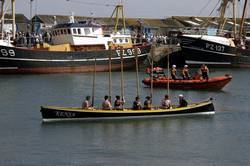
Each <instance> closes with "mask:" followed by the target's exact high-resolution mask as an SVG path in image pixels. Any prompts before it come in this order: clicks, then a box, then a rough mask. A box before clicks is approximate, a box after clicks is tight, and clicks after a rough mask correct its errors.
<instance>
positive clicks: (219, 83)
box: [142, 75, 232, 90]
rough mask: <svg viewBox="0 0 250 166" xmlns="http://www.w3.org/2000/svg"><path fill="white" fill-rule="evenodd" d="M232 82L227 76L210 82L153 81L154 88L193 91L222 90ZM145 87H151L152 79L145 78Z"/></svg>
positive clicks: (201, 80)
mask: <svg viewBox="0 0 250 166" xmlns="http://www.w3.org/2000/svg"><path fill="white" fill-rule="evenodd" d="M231 80H232V76H230V75H225V76H220V77H210V78H209V79H208V80H205V79H197V80H173V79H169V80H168V78H166V77H162V78H156V79H153V86H154V87H161V88H167V86H168V83H169V88H171V89H191V90H199V89H200V90H221V89H222V88H223V87H224V86H226V85H227V84H228V83H229V82H230V81H231ZM142 82H143V83H144V84H145V85H147V86H150V85H151V79H150V78H145V79H144V80H143V81H142Z"/></svg>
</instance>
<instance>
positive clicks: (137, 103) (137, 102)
mask: <svg viewBox="0 0 250 166" xmlns="http://www.w3.org/2000/svg"><path fill="white" fill-rule="evenodd" d="M133 110H141V101H140V97H139V96H136V97H135V101H134V102H133Z"/></svg>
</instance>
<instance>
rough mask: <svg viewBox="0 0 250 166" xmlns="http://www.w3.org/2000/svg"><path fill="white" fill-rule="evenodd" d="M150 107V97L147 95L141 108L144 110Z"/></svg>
mask: <svg viewBox="0 0 250 166" xmlns="http://www.w3.org/2000/svg"><path fill="white" fill-rule="evenodd" d="M151 107H152V101H151V97H150V96H147V97H146V100H145V101H144V107H143V109H144V110H151Z"/></svg>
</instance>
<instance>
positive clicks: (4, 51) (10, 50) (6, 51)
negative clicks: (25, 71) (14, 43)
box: [1, 49, 15, 56]
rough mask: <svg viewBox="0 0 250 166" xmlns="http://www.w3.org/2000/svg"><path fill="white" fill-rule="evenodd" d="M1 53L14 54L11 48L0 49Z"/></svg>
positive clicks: (3, 54)
mask: <svg viewBox="0 0 250 166" xmlns="http://www.w3.org/2000/svg"><path fill="white" fill-rule="evenodd" d="M1 54H2V56H15V51H14V50H12V49H9V50H6V49H1Z"/></svg>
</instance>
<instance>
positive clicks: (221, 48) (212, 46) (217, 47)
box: [206, 43, 225, 52]
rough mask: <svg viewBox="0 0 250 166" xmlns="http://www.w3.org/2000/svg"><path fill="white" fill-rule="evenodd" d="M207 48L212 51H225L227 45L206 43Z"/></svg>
mask: <svg viewBox="0 0 250 166" xmlns="http://www.w3.org/2000/svg"><path fill="white" fill-rule="evenodd" d="M206 49H209V50H211V51H218V52H224V51H225V46H222V45H217V44H211V43H206Z"/></svg>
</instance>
